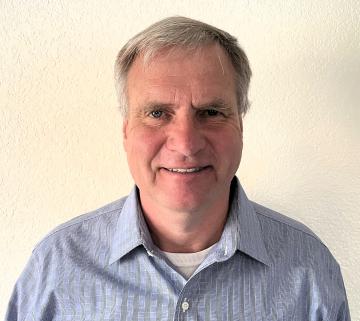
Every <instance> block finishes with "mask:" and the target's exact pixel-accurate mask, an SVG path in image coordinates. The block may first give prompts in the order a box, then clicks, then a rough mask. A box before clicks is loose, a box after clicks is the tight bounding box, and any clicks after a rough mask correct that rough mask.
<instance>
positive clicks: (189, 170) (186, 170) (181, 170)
mask: <svg viewBox="0 0 360 321" xmlns="http://www.w3.org/2000/svg"><path fill="white" fill-rule="evenodd" d="M201 169H202V167H194V168H168V170H169V171H170V172H175V173H194V172H199V171H200V170H201Z"/></svg>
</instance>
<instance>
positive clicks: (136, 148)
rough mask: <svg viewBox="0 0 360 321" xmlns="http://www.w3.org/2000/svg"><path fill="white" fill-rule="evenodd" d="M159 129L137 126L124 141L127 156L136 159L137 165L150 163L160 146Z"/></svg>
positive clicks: (160, 136)
mask: <svg viewBox="0 0 360 321" xmlns="http://www.w3.org/2000/svg"><path fill="white" fill-rule="evenodd" d="M162 141H163V139H162V135H161V133H160V130H157V129H155V130H154V129H150V130H149V129H147V128H140V127H137V128H136V129H134V130H132V133H131V135H129V136H128V139H127V141H126V151H127V153H128V157H131V158H132V160H133V161H134V160H137V163H138V165H140V164H144V163H151V161H152V160H153V159H154V158H155V157H156V156H157V154H158V152H159V150H160V149H161V146H162Z"/></svg>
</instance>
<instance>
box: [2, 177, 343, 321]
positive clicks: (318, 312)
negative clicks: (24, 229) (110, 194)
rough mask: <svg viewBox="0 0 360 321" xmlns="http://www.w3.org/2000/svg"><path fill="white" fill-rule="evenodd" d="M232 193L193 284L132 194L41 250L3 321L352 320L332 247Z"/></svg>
mask: <svg viewBox="0 0 360 321" xmlns="http://www.w3.org/2000/svg"><path fill="white" fill-rule="evenodd" d="M232 185H233V186H232V191H233V197H232V202H231V206H230V211H229V215H228V219H227V222H226V225H225V227H224V230H223V233H222V236H221V239H220V240H219V242H218V243H217V245H216V246H215V247H214V248H213V249H212V250H211V251H210V253H209V254H208V256H207V257H206V258H205V260H204V261H203V262H202V263H201V265H200V266H199V267H198V269H197V270H196V271H195V272H194V274H193V275H192V276H191V277H190V278H189V279H188V280H186V279H184V278H183V277H182V276H181V275H180V274H179V273H178V272H176V270H175V269H173V268H172V267H171V263H170V262H169V261H167V259H166V258H165V257H164V256H163V255H162V254H161V252H160V251H159V249H158V248H157V247H156V246H154V244H153V242H152V239H151V236H150V234H149V231H148V228H147V225H146V223H145V221H144V218H143V216H142V212H141V208H140V205H139V202H138V197H137V189H136V188H134V189H133V191H132V192H131V194H130V195H129V196H128V197H127V198H123V199H121V200H119V201H116V202H114V203H111V204H109V205H107V206H105V207H102V208H100V209H98V210H96V211H94V212H92V213H89V214H86V215H83V216H80V217H78V218H75V219H73V220H71V221H70V222H68V223H66V224H63V225H61V226H60V227H58V228H57V229H55V230H54V231H53V232H52V233H50V234H49V235H48V236H47V237H45V238H44V240H43V241H42V242H40V243H39V244H38V245H37V246H36V248H35V249H34V251H33V253H32V256H31V258H30V260H29V262H28V264H27V266H26V268H25V270H24V272H23V273H22V275H21V277H20V278H19V280H18V282H17V284H16V286H15V289H14V292H13V296H12V298H11V301H10V304H9V308H8V312H7V316H6V320H7V321H17V320H21V321H25V320H26V321H30V320H32V321H33V320H35V321H40V320H41V321H50V320H52V321H60V320H61V321H66V320H69V321H70V320H71V321H80V320H82V321H95V320H99V321H100V320H117V321H121V320H129V321H130V320H131V321H136V320H150V321H152V320H193V321H195V320H199V321H200V320H204V321H211V320H218V321H226V320H231V321H235V320H247V321H260V320H261V321H263V320H269V321H270V320H271V321H275V320H276V321H280V320H281V321H283V320H284V321H290V320H293V321H340V320H341V321H345V320H350V316H349V311H348V305H347V300H346V294H345V289H344V285H343V280H342V276H341V272H340V269H339V266H338V264H337V263H336V261H335V260H334V258H333V256H332V255H331V254H330V252H329V250H328V249H327V248H326V246H325V245H324V244H323V243H322V242H321V241H320V240H319V239H318V238H317V237H316V236H315V235H314V234H313V233H312V232H311V231H310V230H309V229H308V228H306V227H305V226H304V225H302V224H300V223H298V222H296V221H294V220H292V219H289V218H287V217H284V216H282V215H280V214H278V213H276V212H273V211H271V210H269V209H266V208H264V207H262V206H260V205H258V204H256V203H253V202H250V201H249V200H248V199H247V197H246V195H245V193H244V191H243V190H242V188H241V186H240V184H239V182H238V181H237V179H234V181H233V184H232ZM204 224H206V222H204Z"/></svg>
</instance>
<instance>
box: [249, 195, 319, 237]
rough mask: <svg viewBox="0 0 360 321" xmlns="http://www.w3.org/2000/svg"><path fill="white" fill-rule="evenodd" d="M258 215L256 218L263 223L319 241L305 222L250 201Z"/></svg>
mask: <svg viewBox="0 0 360 321" xmlns="http://www.w3.org/2000/svg"><path fill="white" fill-rule="evenodd" d="M250 203H251V204H252V206H253V208H254V210H255V212H256V214H257V216H258V219H259V221H260V222H261V223H263V225H272V226H274V227H276V226H277V227H282V228H283V229H285V230H288V231H290V232H294V233H300V234H302V235H303V236H304V237H309V238H314V239H315V240H317V241H319V242H321V240H320V238H319V237H318V236H317V235H316V234H315V233H314V232H313V231H312V230H311V229H310V228H308V227H307V226H306V225H305V224H303V223H301V222H299V221H297V220H294V219H292V218H290V217H288V216H285V215H283V214H281V213H279V212H276V211H274V210H271V209H269V208H267V207H265V206H262V205H260V204H258V203H255V202H250Z"/></svg>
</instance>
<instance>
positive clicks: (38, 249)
mask: <svg viewBox="0 0 360 321" xmlns="http://www.w3.org/2000/svg"><path fill="white" fill-rule="evenodd" d="M126 198H127V197H123V198H121V199H119V200H116V201H114V202H112V203H109V204H107V205H105V206H102V207H100V208H98V209H96V210H94V211H91V212H88V213H85V214H82V215H80V216H77V217H75V218H73V219H71V220H69V221H68V222H65V223H63V224H61V225H59V226H57V227H56V228H54V229H53V230H52V231H51V232H49V233H48V234H47V235H46V236H45V237H44V238H43V239H42V240H41V241H40V242H39V243H38V244H37V245H36V246H35V248H34V251H33V253H34V254H41V253H43V252H47V251H49V250H50V249H51V248H56V249H59V247H60V248H61V247H68V246H69V244H70V243H74V244H75V243H76V244H77V245H78V246H82V245H84V246H86V245H87V246H88V245H89V244H90V243H91V242H96V243H97V245H98V246H100V245H101V243H102V242H101V241H103V242H105V241H107V240H105V238H109V237H111V234H112V230H113V228H114V226H115V225H116V222H117V220H118V218H119V215H120V213H121V210H122V208H123V205H124V203H125V201H126ZM99 242H100V243H99Z"/></svg>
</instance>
